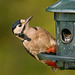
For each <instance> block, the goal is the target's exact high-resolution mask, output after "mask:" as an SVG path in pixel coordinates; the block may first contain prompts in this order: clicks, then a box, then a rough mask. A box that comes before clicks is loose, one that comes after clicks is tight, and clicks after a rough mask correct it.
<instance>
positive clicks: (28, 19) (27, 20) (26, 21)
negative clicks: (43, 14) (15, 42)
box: [25, 16, 33, 25]
mask: <svg viewBox="0 0 75 75" xmlns="http://www.w3.org/2000/svg"><path fill="white" fill-rule="evenodd" d="M32 17H33V16H30V17H29V18H27V19H26V20H25V25H26V24H27V23H28V22H29V21H30V20H31V19H32Z"/></svg>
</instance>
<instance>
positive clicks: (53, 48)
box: [46, 46, 57, 53]
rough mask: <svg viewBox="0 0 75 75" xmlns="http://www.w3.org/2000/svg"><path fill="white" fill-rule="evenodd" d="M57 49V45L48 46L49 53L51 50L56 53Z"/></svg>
mask: <svg viewBox="0 0 75 75" xmlns="http://www.w3.org/2000/svg"><path fill="white" fill-rule="evenodd" d="M56 51H57V48H56V46H51V47H50V48H48V49H47V50H46V52H47V53H50V52H52V53H56Z"/></svg>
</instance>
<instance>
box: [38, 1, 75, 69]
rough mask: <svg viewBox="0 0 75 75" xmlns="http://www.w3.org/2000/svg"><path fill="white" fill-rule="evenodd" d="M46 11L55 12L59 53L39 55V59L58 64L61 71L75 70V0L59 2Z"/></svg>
mask: <svg viewBox="0 0 75 75" xmlns="http://www.w3.org/2000/svg"><path fill="white" fill-rule="evenodd" d="M46 11H48V12H54V19H55V22H56V39H57V53H56V55H47V54H38V57H39V59H40V60H52V61H53V62H56V64H57V68H59V69H75V37H74V36H75V0H59V1H58V2H56V3H55V4H53V5H51V6H49V7H48V8H47V9H46Z"/></svg>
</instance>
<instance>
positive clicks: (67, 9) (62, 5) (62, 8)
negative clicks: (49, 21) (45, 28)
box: [46, 0, 75, 13]
mask: <svg viewBox="0 0 75 75" xmlns="http://www.w3.org/2000/svg"><path fill="white" fill-rule="evenodd" d="M46 11H49V12H64V13H75V0H59V1H58V2H56V3H55V4H53V5H51V6H49V7H48V8H47V9H46Z"/></svg>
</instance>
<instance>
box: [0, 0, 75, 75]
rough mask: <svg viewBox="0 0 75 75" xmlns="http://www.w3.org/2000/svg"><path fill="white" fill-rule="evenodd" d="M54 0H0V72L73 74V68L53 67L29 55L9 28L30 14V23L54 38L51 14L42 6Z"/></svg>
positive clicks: (2, 74)
mask: <svg viewBox="0 0 75 75" xmlns="http://www.w3.org/2000/svg"><path fill="white" fill-rule="evenodd" d="M56 1H57V0H0V75H74V74H75V71H74V70H73V71H70V70H68V71H67V70H63V71H61V70H57V72H56V73H55V72H53V71H52V70H51V68H50V67H49V66H47V65H44V64H42V63H40V62H38V61H37V60H35V59H34V58H33V57H31V56H30V55H29V54H28V53H27V52H26V51H25V49H24V47H23V45H22V42H21V41H20V40H19V39H18V38H16V37H15V36H14V35H13V34H12V31H11V28H12V24H13V23H14V22H15V21H17V20H19V19H22V18H23V19H26V18H28V17H29V16H34V17H33V19H32V20H31V22H30V25H31V26H33V27H34V26H41V27H43V28H45V29H46V30H47V31H49V32H50V33H51V34H52V35H53V36H54V37H55V22H54V16H53V15H54V13H50V12H46V11H45V9H46V8H47V7H48V6H50V5H51V4H53V3H54V2H56Z"/></svg>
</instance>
